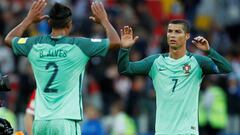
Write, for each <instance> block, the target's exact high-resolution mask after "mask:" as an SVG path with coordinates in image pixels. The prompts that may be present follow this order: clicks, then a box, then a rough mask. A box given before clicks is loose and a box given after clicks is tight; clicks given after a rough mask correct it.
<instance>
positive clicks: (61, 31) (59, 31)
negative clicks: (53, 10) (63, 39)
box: [51, 29, 67, 37]
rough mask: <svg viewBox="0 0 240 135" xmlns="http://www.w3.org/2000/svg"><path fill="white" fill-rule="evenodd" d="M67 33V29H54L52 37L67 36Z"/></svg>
mask: <svg viewBox="0 0 240 135" xmlns="http://www.w3.org/2000/svg"><path fill="white" fill-rule="evenodd" d="M66 35H67V31H66V30H65V29H52V33H51V36H52V37H58V36H66Z"/></svg>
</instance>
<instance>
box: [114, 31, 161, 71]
mask: <svg viewBox="0 0 240 135" xmlns="http://www.w3.org/2000/svg"><path fill="white" fill-rule="evenodd" d="M137 39H138V37H137V36H136V37H134V38H133V31H132V28H131V27H128V26H125V27H124V28H123V29H121V49H120V51H119V55H118V70H119V73H120V74H124V75H148V73H149V71H150V69H151V67H152V64H153V62H154V60H155V59H156V58H157V57H158V55H152V56H149V57H147V58H145V59H143V60H140V61H136V62H130V61H129V52H130V49H129V48H131V47H132V46H133V44H134V43H135V42H136V40H137Z"/></svg>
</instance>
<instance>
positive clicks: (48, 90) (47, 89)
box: [44, 62, 58, 93]
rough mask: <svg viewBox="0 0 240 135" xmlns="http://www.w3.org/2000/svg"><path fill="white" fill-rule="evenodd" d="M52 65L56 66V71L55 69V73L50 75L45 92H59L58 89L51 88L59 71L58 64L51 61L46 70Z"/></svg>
mask: <svg viewBox="0 0 240 135" xmlns="http://www.w3.org/2000/svg"><path fill="white" fill-rule="evenodd" d="M50 67H53V68H54V71H53V74H52V76H51V77H50V79H49V80H48V82H47V85H46V87H45V89H44V92H46V93H55V92H57V89H51V88H49V87H50V86H51V85H52V82H53V80H54V79H55V77H56V75H57V72H58V66H57V64H56V63H55V62H49V63H48V64H47V65H46V68H45V69H46V70H48V69H49V68H50Z"/></svg>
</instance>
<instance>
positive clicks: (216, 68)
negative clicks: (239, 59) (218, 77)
mask: <svg viewBox="0 0 240 135" xmlns="http://www.w3.org/2000/svg"><path fill="white" fill-rule="evenodd" d="M192 43H193V44H194V45H196V47H198V48H199V49H200V50H202V51H205V52H206V53H207V54H208V58H206V57H201V58H200V57H199V59H200V60H199V61H201V62H200V63H201V64H200V65H201V67H202V69H203V72H204V73H205V74H219V73H230V72H231V71H232V66H231V64H230V63H229V62H228V61H227V60H226V59H225V58H224V57H223V56H221V55H220V54H219V53H217V52H216V51H215V50H214V49H212V48H210V47H209V44H208V41H207V40H206V39H205V38H203V37H200V36H199V37H196V38H194V40H193V41H192ZM209 58H210V59H209Z"/></svg>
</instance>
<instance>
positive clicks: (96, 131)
mask: <svg viewBox="0 0 240 135" xmlns="http://www.w3.org/2000/svg"><path fill="white" fill-rule="evenodd" d="M82 135H106V132H105V129H104V127H103V124H102V123H101V121H100V114H99V111H98V109H97V108H96V107H94V106H93V105H91V104H88V105H86V106H85V120H84V121H83V123H82Z"/></svg>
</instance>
